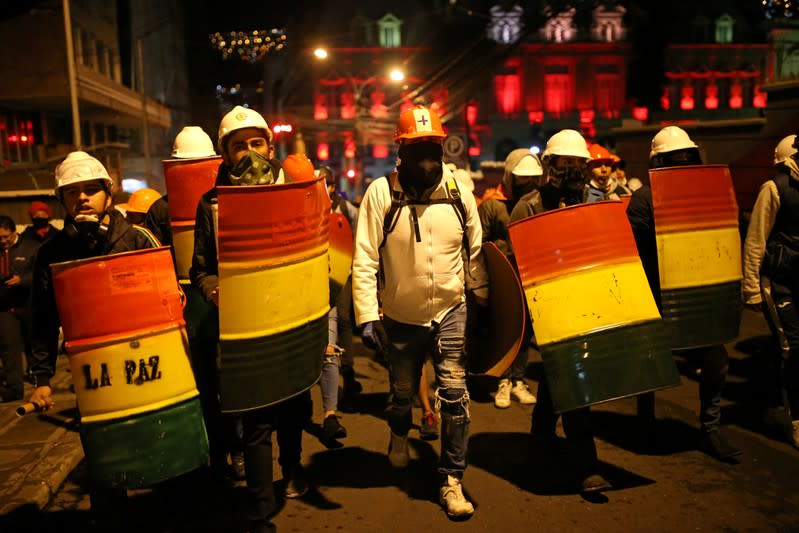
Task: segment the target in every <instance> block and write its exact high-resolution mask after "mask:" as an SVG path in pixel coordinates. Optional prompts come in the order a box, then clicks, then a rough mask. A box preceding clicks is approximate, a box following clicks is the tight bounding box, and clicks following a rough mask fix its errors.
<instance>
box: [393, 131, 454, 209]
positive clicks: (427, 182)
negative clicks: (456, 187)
mask: <svg viewBox="0 0 799 533" xmlns="http://www.w3.org/2000/svg"><path fill="white" fill-rule="evenodd" d="M397 155H399V158H400V165H399V166H398V167H397V172H398V174H399V182H400V185H402V188H403V189H404V190H405V191H407V192H411V193H412V194H413V193H415V195H416V196H418V197H421V196H423V195H424V193H425V192H426V191H428V190H430V189H433V188H434V187H436V186H437V185H438V184H439V183H440V182H441V176H442V174H443V173H444V171H443V166H442V164H441V159H442V157H443V156H444V150H443V148H442V147H441V145H440V144H438V143H433V142H426V141H422V142H418V143H413V144H407V145H402V146H400V149H399V152H398V154H397Z"/></svg>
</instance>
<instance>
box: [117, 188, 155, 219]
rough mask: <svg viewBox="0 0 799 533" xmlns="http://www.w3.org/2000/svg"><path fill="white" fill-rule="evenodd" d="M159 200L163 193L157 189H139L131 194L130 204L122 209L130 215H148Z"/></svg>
mask: <svg viewBox="0 0 799 533" xmlns="http://www.w3.org/2000/svg"><path fill="white" fill-rule="evenodd" d="M159 198H161V193H160V192H158V191H156V190H155V189H139V190H138V191H136V192H134V193H133V194H131V195H130V198H129V199H128V203H127V204H124V205H123V206H121V207H123V208H124V209H125V211H127V212H129V213H146V212H147V211H149V210H150V206H151V205H153V204H154V203H155V201H156V200H158V199H159Z"/></svg>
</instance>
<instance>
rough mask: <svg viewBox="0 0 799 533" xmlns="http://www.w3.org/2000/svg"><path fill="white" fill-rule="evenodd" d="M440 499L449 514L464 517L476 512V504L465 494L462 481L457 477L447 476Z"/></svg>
mask: <svg viewBox="0 0 799 533" xmlns="http://www.w3.org/2000/svg"><path fill="white" fill-rule="evenodd" d="M439 500H440V501H441V505H442V506H443V507H444V509H445V510H446V511H447V516H451V517H463V516H470V515H472V514H473V513H474V506H473V505H472V502H470V501H469V500H467V499H466V497H465V496H464V495H463V487H462V485H461V481H460V479H458V478H456V477H452V476H447V483H446V485H444V486H443V487H441V494H440V497H439Z"/></svg>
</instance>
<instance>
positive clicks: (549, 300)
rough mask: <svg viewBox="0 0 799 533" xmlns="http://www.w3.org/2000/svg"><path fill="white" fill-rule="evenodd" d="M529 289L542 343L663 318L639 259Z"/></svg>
mask: <svg viewBox="0 0 799 533" xmlns="http://www.w3.org/2000/svg"><path fill="white" fill-rule="evenodd" d="M524 293H525V296H526V297H527V305H528V307H529V308H530V316H531V317H532V319H533V329H535V336H536V339H537V340H538V344H539V345H543V344H550V343H553V342H558V341H561V340H564V339H568V338H571V337H575V336H577V335H585V334H587V333H593V332H596V331H600V330H603V329H607V328H611V327H617V326H622V325H630V324H635V323H639V322H644V321H647V320H653V319H659V318H660V314H659V313H658V309H657V306H656V305H655V299H654V298H653V297H652V292H651V291H650V289H649V284H648V283H647V281H646V275H645V274H644V269H643V267H642V266H641V263H640V261H635V262H628V263H621V264H618V265H613V266H608V267H600V268H594V269H591V270H583V271H580V272H577V273H574V274H570V275H568V276H562V277H560V278H558V279H554V280H549V281H546V282H544V283H540V284H538V285H533V286H530V287H526V288H525V291H524Z"/></svg>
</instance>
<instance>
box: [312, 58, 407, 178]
mask: <svg viewBox="0 0 799 533" xmlns="http://www.w3.org/2000/svg"><path fill="white" fill-rule="evenodd" d="M313 55H314V57H316V58H317V59H318V60H320V61H325V60H327V59H328V58H329V57H330V54H329V53H328V51H327V50H326V49H325V48H322V47H319V48H316V49H315V50H314V52H313ZM337 70H338V71H339V72H340V73H341V74H342V75H343V76H344V77H345V78H346V84H347V86H348V87H349V89H350V94H351V95H352V102H351V104H346V105H344V106H342V112H341V118H342V119H344V120H352V128H353V130H354V139H353V140H354V144H355V145H356V146H360V152H361V158H360V161H359V162H358V166H359V169H358V170H359V172H357V174H356V175H355V178H356V179H355V184H354V186H355V189H356V192H357V191H359V190H360V186H361V183H362V181H363V178H364V170H365V165H364V158H365V155H366V152H367V146H368V145H369V141H370V139H372V138H373V136H374V135H373V134H374V133H375V132H376V131H378V132H382V133H384V134H385V133H386V132H387V131H389V130H392V131H393V126H392V125H388V124H387V122H388V121H387V120H386V119H388V118H389V117H388V113H389V108H388V107H387V106H385V105H382V106H381V105H380V104H381V102H380V101H379V99H378V101H377V102H376V103H375V104H374V105H373V102H372V101H370V100H369V95H368V92H369V88H374V89H376V90H379V89H380V88H381V87H382V86H385V85H388V83H398V82H401V81H403V80H405V73H404V72H403V71H402V69H400V68H396V67H395V68H392V69H390V70H388V71H385V72H381V73H377V74H372V75H370V76H368V77H366V78H365V79H363V78H359V77H358V76H356V75H354V74H353V73H352V72H351V71H349V70H347V69H341V68H338V65H337ZM376 82H379V83H376ZM350 105H352V108H350V107H349V106H350ZM384 123H386V124H384ZM381 157H383V156H381ZM349 158H350V157H349V156H347V155H345V160H348V159H349ZM344 166H345V171H346V170H347V169H346V167H349V166H350V165H349V163H345V165H344ZM348 177H349V178H352V177H353V176H348Z"/></svg>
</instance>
